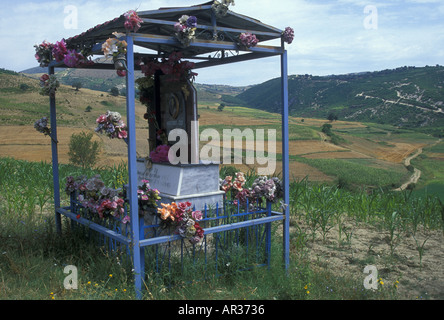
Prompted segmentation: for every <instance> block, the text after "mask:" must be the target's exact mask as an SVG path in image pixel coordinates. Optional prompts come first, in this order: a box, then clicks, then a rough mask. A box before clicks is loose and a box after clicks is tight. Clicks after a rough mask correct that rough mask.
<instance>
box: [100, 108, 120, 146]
mask: <svg viewBox="0 0 444 320" xmlns="http://www.w3.org/2000/svg"><path fill="white" fill-rule="evenodd" d="M96 122H97V124H98V126H97V128H96V132H98V133H102V131H105V134H106V135H107V136H108V137H109V138H110V139H115V138H118V139H126V138H128V132H127V127H126V125H125V123H124V122H123V121H122V116H121V115H120V113H118V112H111V111H107V112H106V114H102V115H101V116H99V117H98V118H97V120H96Z"/></svg>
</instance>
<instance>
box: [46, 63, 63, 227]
mask: <svg viewBox="0 0 444 320" xmlns="http://www.w3.org/2000/svg"><path fill="white" fill-rule="evenodd" d="M48 73H49V74H50V75H53V74H54V67H49V68H48ZM49 107H50V118H51V119H50V120H51V152H52V176H53V184H54V209H55V224H56V230H57V233H61V232H62V217H61V215H60V213H58V212H57V209H59V208H60V180H59V155H58V150H57V143H58V142H57V118H56V116H57V113H56V100H55V96H54V97H52V96H50V98H49Z"/></svg>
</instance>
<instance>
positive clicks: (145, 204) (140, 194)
mask: <svg viewBox="0 0 444 320" xmlns="http://www.w3.org/2000/svg"><path fill="white" fill-rule="evenodd" d="M142 183H143V184H142V186H139V188H138V190H137V198H138V201H139V210H142V211H148V209H150V208H151V209H155V208H157V201H158V200H160V199H161V198H160V196H159V190H157V189H152V188H151V187H150V182H149V181H148V180H142Z"/></svg>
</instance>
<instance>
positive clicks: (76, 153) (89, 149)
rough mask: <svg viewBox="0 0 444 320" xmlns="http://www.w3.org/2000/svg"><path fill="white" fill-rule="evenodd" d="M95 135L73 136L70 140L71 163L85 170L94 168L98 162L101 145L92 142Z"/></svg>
mask: <svg viewBox="0 0 444 320" xmlns="http://www.w3.org/2000/svg"><path fill="white" fill-rule="evenodd" d="M92 137H93V133H92V132H90V133H85V132H81V133H79V134H75V133H74V134H73V135H72V136H71V139H70V140H69V152H68V155H69V161H70V162H71V163H72V164H74V165H79V166H81V167H82V168H83V169H86V168H88V167H92V166H94V165H95V164H96V162H97V160H98V155H99V152H100V144H99V143H98V142H97V141H92V140H91V139H92Z"/></svg>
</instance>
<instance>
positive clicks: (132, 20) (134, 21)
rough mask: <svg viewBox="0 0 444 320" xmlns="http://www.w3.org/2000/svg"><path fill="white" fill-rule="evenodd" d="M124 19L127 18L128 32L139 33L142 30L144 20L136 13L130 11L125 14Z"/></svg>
mask: <svg viewBox="0 0 444 320" xmlns="http://www.w3.org/2000/svg"><path fill="white" fill-rule="evenodd" d="M124 17H125V24H124V26H125V29H126V30H127V31H129V32H131V31H134V32H137V31H138V30H139V29H140V27H141V24H142V23H143V20H142V19H140V17H139V16H138V14H137V12H136V11H134V10H129V11H127V12H126V13H125V14H124Z"/></svg>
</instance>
